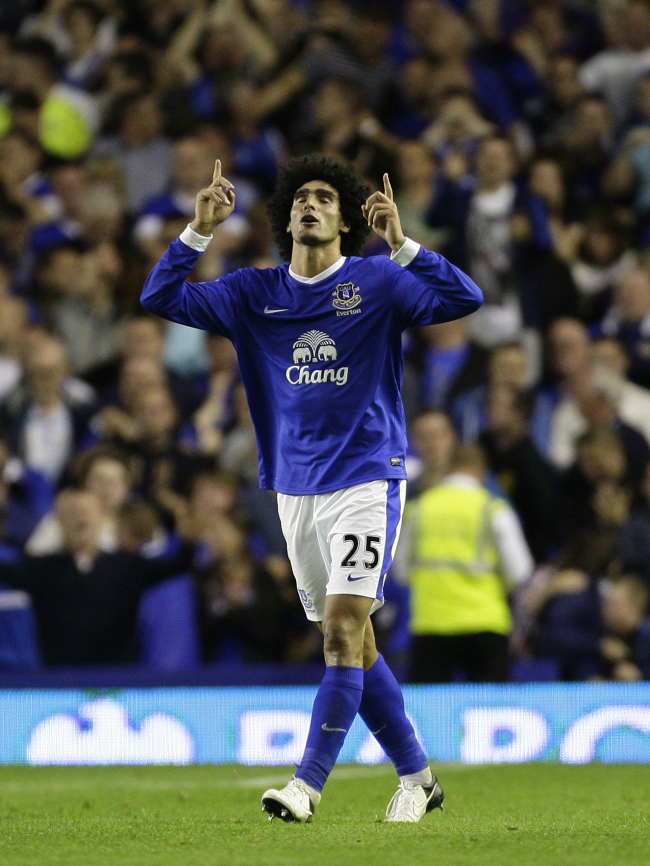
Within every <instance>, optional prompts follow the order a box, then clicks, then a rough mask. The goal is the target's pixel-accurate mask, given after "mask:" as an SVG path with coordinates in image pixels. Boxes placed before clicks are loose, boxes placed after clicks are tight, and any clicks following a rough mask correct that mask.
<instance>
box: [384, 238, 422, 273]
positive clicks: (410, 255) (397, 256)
mask: <svg viewBox="0 0 650 866" xmlns="http://www.w3.org/2000/svg"><path fill="white" fill-rule="evenodd" d="M419 252H420V244H419V243H417V241H412V240H411V238H406V240H405V241H404V243H403V244H402V246H401V247H400V248H399V249H398V250H397V252H396V253H391V254H390V258H391V261H393V262H397V264H398V265H401V266H402V267H403V268H405V267H406V266H407V265H410V264H411V262H412V261H413V259H414V258H415V257H416V256H417V254H418V253H419Z"/></svg>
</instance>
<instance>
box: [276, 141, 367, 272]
mask: <svg viewBox="0 0 650 866" xmlns="http://www.w3.org/2000/svg"><path fill="white" fill-rule="evenodd" d="M311 180H323V181H325V183H328V184H329V185H330V186H332V187H334V189H335V190H336V191H337V192H338V194H339V202H340V207H341V217H342V219H343V222H344V223H345V224H346V225H348V226H349V227H350V231H349V232H345V233H342V234H341V253H342V255H344V256H358V255H359V253H360V252H361V247H362V246H363V244H364V243H365V241H366V240H367V238H368V236H369V235H370V234H371V232H372V229H371V228H370V226H369V225H368V222H367V220H366V218H365V217H364V215H363V214H362V213H361V205H362V204H364V203H365V201H366V199H367V198H368V196H369V195H370V189H369V187H368V186H367V185H366V184H365V183H364V182H363V181H362V180H361V178H360V177H359V175H358V174H357V173H356V172H355V171H354V169H353V168H351V167H350V166H348V165H345V163H342V162H339V161H338V160H336V159H332V158H331V157H328V156H322V155H321V154H318V153H314V154H308V155H307V156H298V157H295V158H294V159H290V160H289V161H288V162H286V163H285V164H284V165H283V166H282V167H281V169H280V176H279V178H278V183H277V186H276V188H275V192H274V193H273V195H272V196H271V198H270V199H269V203H268V205H267V208H266V211H267V213H268V215H269V220H270V222H271V229H272V231H273V238H274V240H275V242H276V244H277V245H278V248H279V250H280V253H281V255H282V258H283V259H284V260H285V261H290V260H291V251H292V249H293V238H292V237H291V234H290V233H288V232H287V224H288V222H289V214H290V212H291V206H292V205H293V197H294V195H295V194H296V191H297V190H299V189H300V187H301V186H303V184H305V183H309V181H311Z"/></svg>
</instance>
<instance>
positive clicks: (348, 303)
mask: <svg viewBox="0 0 650 866" xmlns="http://www.w3.org/2000/svg"><path fill="white" fill-rule="evenodd" d="M332 296H333V299H334V300H333V301H332V305H333V306H334V307H336V309H337V310H343V311H347V310H353V309H354V308H355V307H358V306H359V304H360V303H361V295H360V294H359V287H358V286H355V285H354V283H339V285H338V286H337V287H336V288H335V289H334V291H333V292H332ZM357 312H361V311H360V310H358V311H357ZM338 315H340V313H339V314H338Z"/></svg>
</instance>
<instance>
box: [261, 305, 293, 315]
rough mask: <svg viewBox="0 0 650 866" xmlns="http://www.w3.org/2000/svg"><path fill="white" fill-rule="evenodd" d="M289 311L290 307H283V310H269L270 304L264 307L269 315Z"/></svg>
mask: <svg viewBox="0 0 650 866" xmlns="http://www.w3.org/2000/svg"><path fill="white" fill-rule="evenodd" d="M288 311H289V307H283V308H282V309H281V310H269V308H268V304H267V306H266V307H264V312H265V313H266V314H267V315H268V314H269V313H286V312H288Z"/></svg>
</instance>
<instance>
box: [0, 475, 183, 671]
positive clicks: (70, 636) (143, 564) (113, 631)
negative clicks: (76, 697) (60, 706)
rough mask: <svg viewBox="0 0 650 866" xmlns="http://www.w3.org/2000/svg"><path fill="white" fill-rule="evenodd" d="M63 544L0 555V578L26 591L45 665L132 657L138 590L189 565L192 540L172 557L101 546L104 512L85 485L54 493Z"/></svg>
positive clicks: (122, 660) (103, 662)
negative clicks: (54, 550) (45, 551)
mask: <svg viewBox="0 0 650 866" xmlns="http://www.w3.org/2000/svg"><path fill="white" fill-rule="evenodd" d="M57 516H58V518H59V521H60V522H61V526H62V530H63V537H64V551H63V552H62V553H58V554H52V555H48V556H26V557H25V558H24V559H22V560H19V561H18V562H14V563H8V564H6V563H0V583H4V584H9V585H10V586H13V587H15V588H17V589H22V590H25V591H26V592H28V593H29V594H30V596H31V599H32V604H33V606H34V612H35V615H36V621H37V624H38V634H39V640H40V647H41V653H42V658H43V662H44V664H45V665H47V666H68V665H69V666H77V665H117V664H124V663H128V662H133V661H135V660H136V655H135V649H136V641H135V625H136V616H137V610H138V604H139V602H140V598H141V596H142V593H143V592H144V590H145V589H146V588H147V587H149V586H151V585H153V584H155V583H158V582H160V581H162V580H165V579H166V578H169V577H173V576H174V575H177V574H179V573H181V572H183V571H185V570H186V569H187V567H188V566H189V565H190V562H191V548H189V547H187V546H185V547H184V548H183V549H182V550H181V552H180V553H179V555H178V556H176V557H173V558H170V559H162V560H161V559H147V558H145V557H144V556H141V555H139V554H136V553H127V552H125V551H117V552H115V553H103V552H101V551H100V549H99V535H100V530H101V526H102V520H103V512H102V509H101V506H100V503H99V500H98V499H97V498H96V497H95V495H94V494H93V493H90V492H88V491H77V490H64V491H63V492H62V493H61V494H60V495H59V498H58V501H57Z"/></svg>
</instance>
